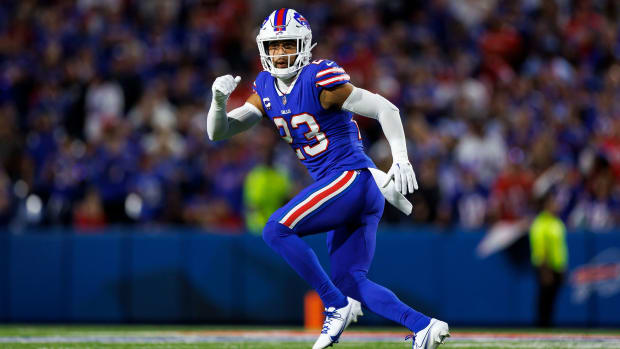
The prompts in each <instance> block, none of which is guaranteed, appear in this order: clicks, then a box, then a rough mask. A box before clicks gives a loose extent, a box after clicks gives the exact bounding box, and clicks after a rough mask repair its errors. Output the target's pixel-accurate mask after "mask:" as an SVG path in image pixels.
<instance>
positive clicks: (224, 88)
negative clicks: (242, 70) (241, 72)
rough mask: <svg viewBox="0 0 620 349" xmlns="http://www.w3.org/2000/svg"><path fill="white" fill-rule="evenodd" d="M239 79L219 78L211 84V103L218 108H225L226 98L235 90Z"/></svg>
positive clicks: (229, 76)
mask: <svg viewBox="0 0 620 349" xmlns="http://www.w3.org/2000/svg"><path fill="white" fill-rule="evenodd" d="M240 81H241V77H240V76H237V77H235V78H233V77H232V75H224V76H220V77H218V78H217V79H215V81H214V82H213V85H212V86H211V92H213V101H214V102H215V103H216V104H217V105H218V106H220V107H225V106H226V102H227V101H228V97H230V94H231V93H232V92H233V91H234V90H235V88H236V87H237V85H238V84H239V82H240Z"/></svg>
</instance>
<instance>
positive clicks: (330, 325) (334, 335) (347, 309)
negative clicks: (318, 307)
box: [312, 297, 353, 349]
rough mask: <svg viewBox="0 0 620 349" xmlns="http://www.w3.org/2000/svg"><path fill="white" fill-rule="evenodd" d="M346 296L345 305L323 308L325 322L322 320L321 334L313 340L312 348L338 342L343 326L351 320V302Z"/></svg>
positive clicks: (315, 348)
mask: <svg viewBox="0 0 620 349" xmlns="http://www.w3.org/2000/svg"><path fill="white" fill-rule="evenodd" d="M351 300H352V299H351V298H348V297H347V305H345V306H344V307H342V308H338V309H336V308H335V307H329V308H325V322H323V330H322V331H321V335H319V338H318V339H317V340H316V342H314V345H313V346H312V349H323V348H327V347H329V346H331V345H332V344H334V343H338V339H339V338H340V335H341V334H342V331H344V329H345V327H347V325H348V324H349V323H350V322H351V321H350V317H351V310H352V308H353V302H351Z"/></svg>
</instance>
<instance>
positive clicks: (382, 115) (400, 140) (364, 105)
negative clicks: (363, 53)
mask: <svg viewBox="0 0 620 349" xmlns="http://www.w3.org/2000/svg"><path fill="white" fill-rule="evenodd" d="M319 99H320V101H321V106H322V107H323V108H325V109H329V108H340V109H344V110H348V111H350V112H352V113H355V114H358V115H362V116H366V117H369V118H373V119H376V120H378V121H379V124H381V128H382V129H383V133H384V134H385V138H387V140H388V142H389V143H390V148H391V150H392V167H391V168H390V171H389V172H388V179H387V181H386V183H384V186H385V185H387V183H389V181H390V180H391V179H392V178H393V179H394V184H395V185H396V190H398V191H399V192H400V193H402V194H403V195H405V194H407V193H413V191H414V189H418V182H417V180H416V177H415V172H413V167H412V166H411V163H410V162H409V157H408V156H407V144H406V141H405V132H404V130H403V124H402V122H401V120H400V113H399V111H398V108H397V107H396V106H395V105H394V104H392V103H390V101H388V100H387V99H385V98H384V97H382V96H380V95H378V94H375V93H372V92H369V91H367V90H364V89H363V88H359V87H355V86H353V85H352V84H350V83H347V84H344V85H339V86H337V87H335V88H331V89H325V90H323V91H322V92H321V94H320V96H319Z"/></svg>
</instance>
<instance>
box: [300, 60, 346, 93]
mask: <svg viewBox="0 0 620 349" xmlns="http://www.w3.org/2000/svg"><path fill="white" fill-rule="evenodd" d="M310 65H311V66H313V68H314V69H313V70H312V75H313V80H314V84H315V85H316V87H318V88H319V89H323V88H330V87H334V86H337V85H342V84H346V83H347V82H349V81H350V79H351V78H350V77H349V74H347V72H346V71H345V70H344V69H343V68H342V67H341V66H339V65H338V64H337V63H336V62H334V61H331V60H328V59H317V60H314V61H312V63H310Z"/></svg>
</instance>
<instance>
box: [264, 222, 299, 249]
mask: <svg viewBox="0 0 620 349" xmlns="http://www.w3.org/2000/svg"><path fill="white" fill-rule="evenodd" d="M290 234H292V230H291V229H289V228H287V227H286V226H284V225H282V224H280V223H278V222H276V221H268V222H267V224H265V228H263V240H265V243H267V245H269V246H273V245H274V244H276V243H277V241H278V240H279V239H281V238H284V237H286V236H288V235H290Z"/></svg>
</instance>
